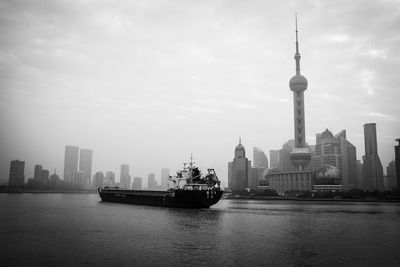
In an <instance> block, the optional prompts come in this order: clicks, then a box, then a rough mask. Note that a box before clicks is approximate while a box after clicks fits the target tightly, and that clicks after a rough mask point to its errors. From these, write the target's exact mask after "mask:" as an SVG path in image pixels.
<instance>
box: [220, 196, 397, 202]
mask: <svg viewBox="0 0 400 267" xmlns="http://www.w3.org/2000/svg"><path fill="white" fill-rule="evenodd" d="M224 199H243V200H268V201H277V200H278V201H300V202H301V201H328V202H392V203H400V199H343V198H337V199H334V198H296V197H264V196H226V197H225V198H224Z"/></svg>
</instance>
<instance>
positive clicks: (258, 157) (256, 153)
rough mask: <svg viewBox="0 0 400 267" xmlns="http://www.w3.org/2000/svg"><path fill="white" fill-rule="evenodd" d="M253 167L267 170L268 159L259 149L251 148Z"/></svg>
mask: <svg viewBox="0 0 400 267" xmlns="http://www.w3.org/2000/svg"><path fill="white" fill-rule="evenodd" d="M253 166H254V167H256V168H268V158H267V155H265V153H264V151H262V150H261V148H259V147H254V148H253Z"/></svg>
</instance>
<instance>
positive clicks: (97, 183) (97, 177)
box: [93, 172, 104, 188]
mask: <svg viewBox="0 0 400 267" xmlns="http://www.w3.org/2000/svg"><path fill="white" fill-rule="evenodd" d="M103 183H104V174H103V172H96V173H95V174H94V175H93V187H94V188H99V187H102V186H103Z"/></svg>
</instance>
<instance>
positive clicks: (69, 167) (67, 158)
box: [64, 146, 79, 182]
mask: <svg viewBox="0 0 400 267" xmlns="http://www.w3.org/2000/svg"><path fill="white" fill-rule="evenodd" d="M78 156H79V147H76V146H65V154H64V181H65V182H72V177H73V175H74V173H75V172H76V171H77V170H78Z"/></svg>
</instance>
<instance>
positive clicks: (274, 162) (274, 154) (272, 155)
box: [269, 150, 279, 169]
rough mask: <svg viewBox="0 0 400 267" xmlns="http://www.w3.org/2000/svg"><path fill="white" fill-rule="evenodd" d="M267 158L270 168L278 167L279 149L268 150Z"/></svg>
mask: <svg viewBox="0 0 400 267" xmlns="http://www.w3.org/2000/svg"><path fill="white" fill-rule="evenodd" d="M269 160H270V168H271V169H277V168H279V150H270V151H269Z"/></svg>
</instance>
